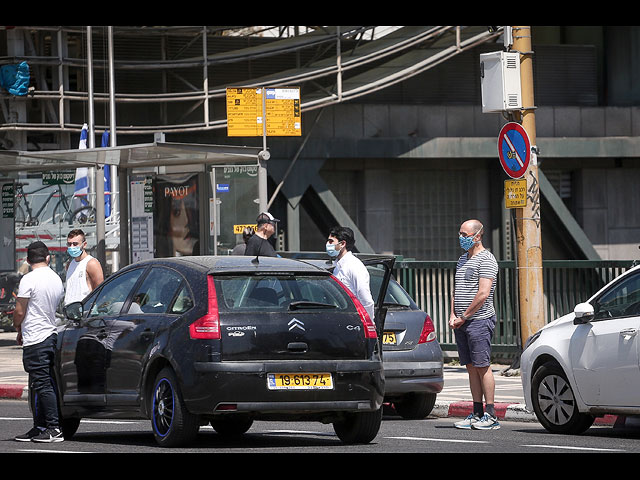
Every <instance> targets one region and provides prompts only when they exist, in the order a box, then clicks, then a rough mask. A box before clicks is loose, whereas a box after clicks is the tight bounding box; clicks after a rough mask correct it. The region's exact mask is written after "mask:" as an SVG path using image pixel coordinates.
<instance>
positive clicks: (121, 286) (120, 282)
mask: <svg viewBox="0 0 640 480" xmlns="http://www.w3.org/2000/svg"><path fill="white" fill-rule="evenodd" d="M143 271H144V269H143V268H137V269H135V270H130V271H128V272H126V273H123V274H121V275H118V276H117V277H115V278H113V280H110V281H109V282H108V283H107V284H105V285H104V286H103V287H102V289H101V290H100V293H98V296H97V297H96V301H95V303H94V304H93V306H92V307H91V310H90V312H89V317H100V316H103V315H117V314H119V313H120V310H121V309H122V306H123V305H124V302H125V300H126V299H127V297H128V296H129V293H130V292H131V289H132V288H133V287H134V285H135V284H136V282H137V281H138V278H140V275H141V274H142V272H143Z"/></svg>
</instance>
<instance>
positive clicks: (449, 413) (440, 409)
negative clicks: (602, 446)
mask: <svg viewBox="0 0 640 480" xmlns="http://www.w3.org/2000/svg"><path fill="white" fill-rule="evenodd" d="M495 409H496V417H498V419H499V420H504V421H511V422H536V423H539V422H538V418H537V417H536V414H535V413H533V412H530V411H529V410H527V408H526V405H525V404H524V403H496V404H495ZM470 413H473V402H469V401H466V402H436V404H435V406H434V407H433V411H432V412H431V415H433V416H434V417H444V418H447V417H461V418H465V417H466V416H467V415H469V414H470ZM593 424H594V425H612V426H614V427H624V426H627V427H630V426H638V425H640V422H639V421H638V419H636V418H633V417H627V416H625V415H605V416H603V417H597V418H596V420H595V422H593Z"/></svg>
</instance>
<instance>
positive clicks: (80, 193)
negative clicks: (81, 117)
mask: <svg viewBox="0 0 640 480" xmlns="http://www.w3.org/2000/svg"><path fill="white" fill-rule="evenodd" d="M88 131H89V126H88V125H87V124H86V123H85V124H84V125H82V131H81V132H80V143H79V144H78V149H80V150H84V149H86V148H87V137H88ZM88 194H89V169H88V168H87V167H82V168H76V184H75V189H74V192H73V195H74V198H73V209H74V210H77V209H78V208H80V207H83V206H85V205H88V204H89V202H88V201H87V195H88Z"/></svg>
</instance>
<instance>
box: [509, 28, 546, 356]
mask: <svg viewBox="0 0 640 480" xmlns="http://www.w3.org/2000/svg"><path fill="white" fill-rule="evenodd" d="M513 50H515V51H517V52H519V53H520V79H521V88H522V105H523V108H522V112H521V113H520V115H519V116H520V120H521V125H522V127H523V128H524V129H525V131H526V132H527V135H528V136H529V140H530V141H531V150H532V151H531V161H530V163H529V168H528V169H527V171H526V172H525V178H526V180H527V206H526V207H524V208H518V209H516V247H517V256H518V263H517V273H518V285H519V291H520V293H519V304H520V326H521V329H520V332H521V333H520V335H521V341H522V345H524V343H525V342H526V340H527V338H529V337H530V336H531V335H532V334H534V333H535V332H536V331H538V330H539V329H540V328H542V327H543V326H544V325H545V316H544V291H543V275H542V241H541V232H540V183H539V181H538V160H537V147H536V146H535V145H536V120H535V106H534V105H535V104H534V98H533V65H532V64H533V61H532V58H531V57H532V54H533V52H532V50H531V27H530V26H514V27H513Z"/></svg>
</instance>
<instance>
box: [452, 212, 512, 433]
mask: <svg viewBox="0 0 640 480" xmlns="http://www.w3.org/2000/svg"><path fill="white" fill-rule="evenodd" d="M482 234H483V226H482V223H480V222H479V221H478V220H467V221H466V222H464V223H463V224H462V225H461V226H460V232H459V241H460V247H461V248H462V249H463V250H466V251H465V253H463V254H462V255H461V256H460V258H459V259H458V264H457V266H456V276H455V284H454V292H453V298H452V299H451V314H450V317H449V326H450V327H451V328H452V329H453V331H454V335H455V338H456V344H457V347H458V355H459V358H460V364H461V365H465V366H466V367H467V372H468V374H469V386H470V389H471V396H472V398H473V413H472V414H471V415H469V416H468V417H467V418H466V419H464V420H462V421H460V422H456V423H455V426H456V428H472V429H476V430H494V429H498V428H500V424H499V423H498V420H497V417H496V414H495V408H494V398H495V379H494V378H493V372H492V371H491V337H492V336H493V330H494V328H495V325H496V312H495V309H494V307H493V291H494V289H495V285H496V280H497V277H498V262H496V259H495V257H494V256H493V254H492V253H491V252H490V251H489V250H487V249H485V248H484V246H483V245H482ZM483 396H484V400H485V403H486V407H485V408H483V405H482V399H483Z"/></svg>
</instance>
